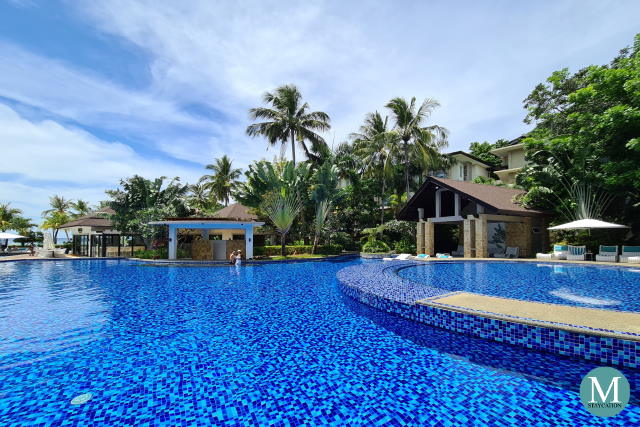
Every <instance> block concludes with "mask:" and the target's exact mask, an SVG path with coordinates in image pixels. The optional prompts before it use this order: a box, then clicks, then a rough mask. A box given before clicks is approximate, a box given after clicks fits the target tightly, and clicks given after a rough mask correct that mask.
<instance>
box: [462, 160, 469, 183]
mask: <svg viewBox="0 0 640 427" xmlns="http://www.w3.org/2000/svg"><path fill="white" fill-rule="evenodd" d="M469 178H470V177H469V163H465V164H464V165H463V167H462V179H463V180H464V181H469V180H470V179H469Z"/></svg>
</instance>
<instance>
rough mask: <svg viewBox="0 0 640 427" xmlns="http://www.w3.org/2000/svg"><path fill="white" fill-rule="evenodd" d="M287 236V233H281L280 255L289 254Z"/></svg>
mask: <svg viewBox="0 0 640 427" xmlns="http://www.w3.org/2000/svg"><path fill="white" fill-rule="evenodd" d="M286 236H287V235H286V234H285V233H282V234H281V235H280V255H282V256H287V246H286Z"/></svg>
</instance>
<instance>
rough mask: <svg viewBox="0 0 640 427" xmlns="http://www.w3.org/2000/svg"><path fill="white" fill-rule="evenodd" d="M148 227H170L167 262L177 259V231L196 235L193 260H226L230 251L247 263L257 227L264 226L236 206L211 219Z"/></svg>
mask: <svg viewBox="0 0 640 427" xmlns="http://www.w3.org/2000/svg"><path fill="white" fill-rule="evenodd" d="M150 225H165V226H168V227H169V241H168V249H169V259H177V257H178V235H179V233H180V230H182V231H183V232H185V231H187V230H188V232H189V233H193V232H194V231H196V232H199V238H198V239H197V241H198V242H204V243H197V244H196V242H195V241H194V243H193V246H192V248H191V252H192V258H193V259H197V260H218V261H222V260H227V259H229V255H230V254H231V252H232V251H234V250H237V249H240V250H243V252H244V253H243V256H244V258H246V259H251V258H253V246H254V240H255V239H254V236H255V229H256V227H260V226H262V225H264V222H260V221H258V217H257V216H256V215H254V214H252V213H250V212H249V210H248V208H247V207H246V206H243V205H241V204H239V203H235V204H232V205H229V206H227V207H225V208H223V209H221V210H219V211H218V212H216V213H215V214H213V215H212V216H211V217H201V218H194V217H187V218H167V219H165V220H163V221H154V222H151V223H150Z"/></svg>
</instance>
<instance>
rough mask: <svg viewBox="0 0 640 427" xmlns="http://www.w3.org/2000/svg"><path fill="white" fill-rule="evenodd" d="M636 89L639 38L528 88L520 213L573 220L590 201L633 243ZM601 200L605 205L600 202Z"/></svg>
mask: <svg viewBox="0 0 640 427" xmlns="http://www.w3.org/2000/svg"><path fill="white" fill-rule="evenodd" d="M639 87H640V34H639V35H637V36H636V38H635V43H634V45H633V46H631V47H630V48H626V49H623V50H622V51H621V52H620V54H619V55H618V56H617V57H616V58H614V59H613V61H612V62H611V63H610V64H607V65H600V66H596V65H592V66H589V67H586V68H583V69H581V70H578V71H577V72H575V73H570V72H569V70H568V69H563V70H560V71H556V72H554V73H552V74H551V76H550V77H549V78H548V79H547V81H546V82H545V83H541V84H539V85H537V86H536V87H535V88H534V90H533V91H532V92H531V94H530V95H529V96H528V97H527V98H526V99H525V107H526V108H527V111H528V114H527V117H526V118H525V122H527V123H533V124H535V128H534V129H533V131H531V132H530V133H529V134H528V137H527V138H525V139H524V141H523V142H524V144H525V148H526V151H527V157H528V160H529V161H530V164H529V165H528V166H526V167H525V168H524V170H523V171H522V172H521V173H520V174H519V175H518V177H517V183H518V184H519V185H521V186H522V187H523V188H524V189H525V190H527V194H526V195H525V197H524V198H523V200H522V202H523V203H524V204H525V205H527V206H533V207H537V208H540V209H548V210H551V211H555V212H556V213H557V214H558V216H559V217H561V216H565V217H567V216H573V217H577V216H582V213H581V211H583V210H584V209H583V208H582V207H581V205H584V203H585V200H586V201H589V200H591V202H589V203H591V204H592V205H593V201H594V200H595V201H596V202H597V203H596V204H595V205H598V206H602V207H605V208H606V209H603V210H602V211H601V212H600V215H602V216H605V217H607V219H610V220H612V221H615V222H621V223H624V224H626V225H630V226H631V227H632V233H633V234H634V235H635V240H636V241H638V239H639V237H638V236H640V219H639V218H640V95H639V93H640V92H639V89H638V88H639ZM604 194H606V196H607V199H608V200H606V201H605V202H606V203H605V202H602V200H600V201H598V199H599V198H600V196H601V195H604ZM558 200H563V201H567V202H569V203H570V205H567V204H566V203H559V202H558ZM588 210H590V209H588ZM629 237H631V234H630V235H629ZM631 239H632V240H634V238H633V237H631Z"/></svg>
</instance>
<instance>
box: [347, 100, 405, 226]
mask: <svg viewBox="0 0 640 427" xmlns="http://www.w3.org/2000/svg"><path fill="white" fill-rule="evenodd" d="M351 138H352V139H353V140H354V144H355V148H356V152H357V153H358V155H359V156H360V158H361V159H362V161H363V163H364V172H365V173H367V174H368V175H371V176H375V177H379V178H380V179H381V180H382V191H381V193H380V224H381V225H382V224H384V201H385V196H386V183H387V179H389V178H391V177H392V175H393V172H394V167H393V166H394V160H395V159H396V158H397V157H398V155H397V154H398V153H397V151H398V147H399V144H398V142H399V139H398V134H397V133H396V132H389V130H388V128H387V117H384V118H383V117H382V115H381V114H380V113H379V112H377V111H376V112H375V113H369V114H367V116H366V117H365V121H364V124H363V125H362V126H360V132H357V133H352V134H351Z"/></svg>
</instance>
